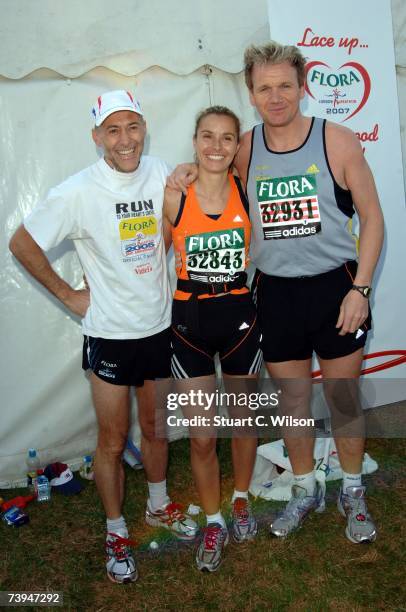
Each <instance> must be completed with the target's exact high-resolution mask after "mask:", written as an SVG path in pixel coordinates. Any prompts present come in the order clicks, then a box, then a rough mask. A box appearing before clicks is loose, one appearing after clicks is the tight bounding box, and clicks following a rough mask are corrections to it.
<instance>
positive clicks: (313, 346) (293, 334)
mask: <svg viewBox="0 0 406 612" xmlns="http://www.w3.org/2000/svg"><path fill="white" fill-rule="evenodd" d="M356 271H357V263H356V262H355V261H349V262H346V263H345V264H343V265H342V266H340V267H339V268H336V269H335V270H331V271H329V272H326V273H324V274H318V275H316V276H305V277H297V278H285V277H280V276H270V275H268V274H264V273H263V272H261V271H259V270H257V271H256V274H255V277H254V280H253V284H252V291H253V292H254V296H255V294H256V302H257V311H258V323H259V326H260V329H261V332H262V350H263V354H264V360H265V361H266V362H271V363H276V362H282V361H291V360H301V359H309V358H310V357H311V356H312V354H313V351H315V353H316V354H317V355H318V356H319V357H321V358H322V359H336V358H338V357H344V356H346V355H350V354H351V353H354V352H355V351H357V350H358V349H360V348H362V347H363V346H364V345H365V342H366V338H367V332H368V330H369V329H371V313H370V311H369V314H368V318H367V319H366V321H365V322H364V323H363V324H362V325H361V327H360V328H359V329H358V330H357V331H356V332H355V333H348V334H345V335H344V336H340V335H339V333H338V332H339V331H340V330H339V329H337V328H336V324H337V319H338V316H339V312H340V305H341V302H342V301H343V299H344V297H345V296H346V294H347V293H348V291H350V289H351V286H352V284H353V279H354V278H355V274H356Z"/></svg>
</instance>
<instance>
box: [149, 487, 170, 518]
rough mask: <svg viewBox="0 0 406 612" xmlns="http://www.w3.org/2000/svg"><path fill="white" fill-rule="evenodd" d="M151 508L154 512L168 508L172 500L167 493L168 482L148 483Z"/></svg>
mask: <svg viewBox="0 0 406 612" xmlns="http://www.w3.org/2000/svg"><path fill="white" fill-rule="evenodd" d="M148 491H149V500H148V501H149V506H150V508H151V510H152V512H155V511H156V510H159V509H160V508H163V507H165V506H167V505H168V504H169V503H170V501H171V500H170V499H169V497H168V494H167V492H166V480H163V481H162V482H148Z"/></svg>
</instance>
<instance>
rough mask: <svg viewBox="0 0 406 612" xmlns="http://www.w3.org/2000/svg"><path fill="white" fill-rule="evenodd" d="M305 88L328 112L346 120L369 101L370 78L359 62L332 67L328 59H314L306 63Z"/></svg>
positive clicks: (332, 115)
mask: <svg viewBox="0 0 406 612" xmlns="http://www.w3.org/2000/svg"><path fill="white" fill-rule="evenodd" d="M305 89H306V91H307V93H308V94H309V96H310V97H311V98H313V99H314V100H316V102H318V103H319V105H320V107H321V108H322V110H323V112H324V114H325V115H327V116H328V117H329V118H330V119H336V120H338V121H340V122H341V123H343V122H344V121H347V120H348V119H350V118H351V117H353V116H354V115H355V114H356V113H359V111H360V110H361V109H362V108H363V107H364V106H365V104H366V103H367V100H368V98H369V94H370V92H371V79H370V76H369V74H368V71H367V70H366V68H364V66H362V65H361V64H359V63H358V62H347V63H345V64H343V65H342V66H340V68H338V69H332V68H331V67H330V66H329V65H328V64H326V63H325V62H321V61H319V60H315V61H311V62H309V63H308V64H307V65H306V81H305Z"/></svg>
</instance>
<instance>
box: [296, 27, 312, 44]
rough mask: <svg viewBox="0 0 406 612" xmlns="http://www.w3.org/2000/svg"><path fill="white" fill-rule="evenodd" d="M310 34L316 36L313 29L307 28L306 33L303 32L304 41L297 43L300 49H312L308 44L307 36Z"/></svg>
mask: <svg viewBox="0 0 406 612" xmlns="http://www.w3.org/2000/svg"><path fill="white" fill-rule="evenodd" d="M309 32H311V33H312V34H314V32H313V30H312V29H311V28H306V29H305V31H304V32H303V38H302V41H301V42H298V43H297V46H298V47H311V44H310V43H307V42H306V36H307V35H308V33H309Z"/></svg>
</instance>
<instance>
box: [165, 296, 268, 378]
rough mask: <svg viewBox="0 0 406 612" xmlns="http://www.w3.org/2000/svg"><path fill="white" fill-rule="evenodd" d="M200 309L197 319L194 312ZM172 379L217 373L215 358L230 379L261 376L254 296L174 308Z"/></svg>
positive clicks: (180, 302) (178, 304)
mask: <svg viewBox="0 0 406 612" xmlns="http://www.w3.org/2000/svg"><path fill="white" fill-rule="evenodd" d="M194 308H195V309H196V312H195V316H191V310H193V309H194ZM172 332H173V333H172V375H173V377H174V378H178V379H180V378H195V377H197V376H210V375H212V374H214V373H215V362H214V356H215V354H216V353H218V354H219V358H220V362H221V369H222V371H223V373H224V374H229V375H230V376H233V375H234V376H249V375H253V374H257V373H258V372H259V370H260V369H261V365H262V352H261V349H260V346H259V345H260V332H259V329H258V323H257V314H256V311H255V306H254V304H253V302H252V298H251V295H250V293H248V292H247V293H244V294H239V295H236V294H232V293H228V294H227V295H223V296H219V297H216V298H207V299H201V300H197V303H195V304H191V303H190V302H189V301H183V300H174V301H173V308H172Z"/></svg>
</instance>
